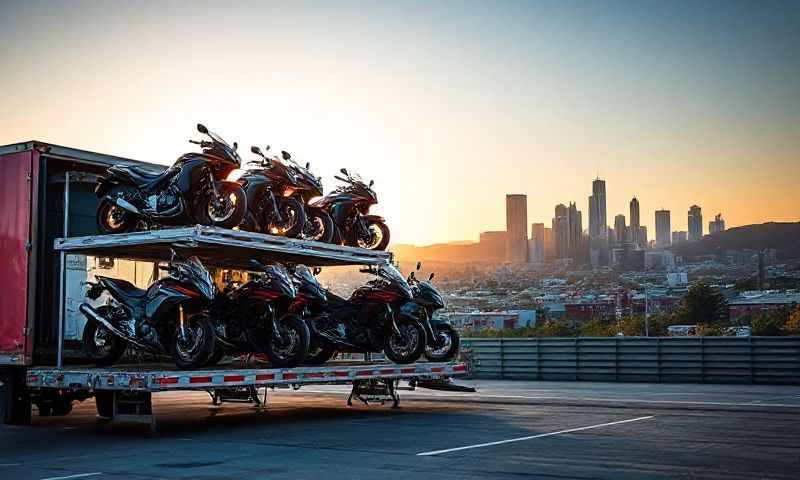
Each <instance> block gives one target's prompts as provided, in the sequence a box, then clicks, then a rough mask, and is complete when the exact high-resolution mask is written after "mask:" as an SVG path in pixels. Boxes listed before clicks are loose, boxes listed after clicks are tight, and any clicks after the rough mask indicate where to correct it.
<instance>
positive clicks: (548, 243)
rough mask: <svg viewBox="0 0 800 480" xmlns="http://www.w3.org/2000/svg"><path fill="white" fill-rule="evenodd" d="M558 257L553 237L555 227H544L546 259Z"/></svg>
mask: <svg viewBox="0 0 800 480" xmlns="http://www.w3.org/2000/svg"><path fill="white" fill-rule="evenodd" d="M555 257H556V243H555V239H554V238H553V229H552V228H550V227H544V261H545V262H549V261H550V260H552V259H554V258H555Z"/></svg>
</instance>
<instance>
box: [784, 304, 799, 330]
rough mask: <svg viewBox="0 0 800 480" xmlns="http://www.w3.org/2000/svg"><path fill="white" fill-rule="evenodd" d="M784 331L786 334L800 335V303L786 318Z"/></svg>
mask: <svg viewBox="0 0 800 480" xmlns="http://www.w3.org/2000/svg"><path fill="white" fill-rule="evenodd" d="M783 331H784V334H786V335H800V305H798V306H797V308H795V309H794V311H792V313H790V314H789V319H788V320H786V324H785V325H784V326H783Z"/></svg>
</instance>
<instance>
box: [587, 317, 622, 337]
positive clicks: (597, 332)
mask: <svg viewBox="0 0 800 480" xmlns="http://www.w3.org/2000/svg"><path fill="white" fill-rule="evenodd" d="M615 331H616V329H614V328H612V327H611V326H610V325H608V324H606V323H605V322H603V321H602V320H600V319H599V318H595V319H594V320H591V321H588V322H586V323H584V324H583V325H581V326H580V328H579V329H578V333H579V335H580V336H581V337H608V336H610V335H613V334H614V332H615Z"/></svg>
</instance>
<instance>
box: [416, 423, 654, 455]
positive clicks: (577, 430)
mask: <svg viewBox="0 0 800 480" xmlns="http://www.w3.org/2000/svg"><path fill="white" fill-rule="evenodd" d="M651 418H655V417H654V416H653V415H650V416H647V417H637V418H629V419H628V420H619V421H616V422H608V423H600V424H597V425H590V426H588V427H577V428H570V429H567V430H559V431H557V432H549V433H540V434H538V435H531V436H529V437H519V438H510V439H508V440H500V441H497V442H488V443H478V444H475V445H466V446H464V447H456V448H447V449H444V450H433V451H430V452H422V453H418V454H417V456H421V457H430V456H432V455H439V454H442V453H450V452H457V451H459V450H469V449H472V448H482V447H491V446H494V445H502V444H504V443H512V442H522V441H524V440H533V439H534V438H543V437H552V436H554V435H561V434H564V433H571V432H580V431H582V430H591V429H593V428H600V427H609V426H611V425H619V424H622V423H631V422H638V421H641V420H649V419H651Z"/></svg>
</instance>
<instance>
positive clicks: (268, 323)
mask: <svg viewBox="0 0 800 480" xmlns="http://www.w3.org/2000/svg"><path fill="white" fill-rule="evenodd" d="M251 264H252V265H253V269H254V270H255V271H256V272H258V273H257V275H255V278H254V279H252V280H250V281H248V282H246V283H244V284H242V285H240V286H238V287H235V288H234V287H233V286H232V285H230V286H229V287H228V288H226V290H225V291H224V292H222V293H221V294H219V295H217V296H216V298H215V299H214V303H213V306H212V308H211V312H212V318H213V319H214V323H215V332H216V334H217V341H218V344H217V350H216V351H215V352H214V355H213V356H212V357H211V358H210V359H209V361H208V363H207V366H210V365H214V364H216V363H217V362H218V361H219V360H220V359H221V358H222V357H223V356H224V355H225V353H233V352H239V353H247V352H254V351H255V352H260V353H264V354H266V356H267V359H268V360H269V361H270V363H272V364H273V365H275V366H277V367H296V366H297V365H300V364H301V363H303V360H305V357H306V354H307V353H308V346H309V338H310V334H309V331H308V327H307V326H306V324H305V322H304V321H303V319H302V318H300V317H299V316H298V315H294V314H292V313H291V312H289V311H288V307H289V305H290V304H291V303H292V301H293V300H294V298H295V296H296V294H297V290H296V289H295V287H294V284H293V283H292V281H291V279H290V278H289V276H288V274H287V273H286V270H284V269H283V268H282V267H280V266H279V265H262V264H261V263H259V262H258V261H256V260H252V261H251Z"/></svg>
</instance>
